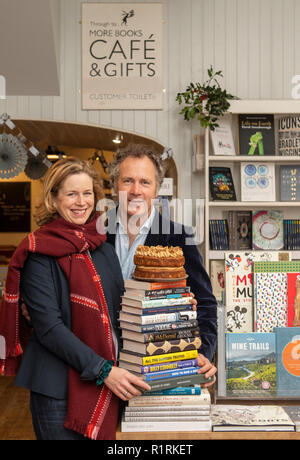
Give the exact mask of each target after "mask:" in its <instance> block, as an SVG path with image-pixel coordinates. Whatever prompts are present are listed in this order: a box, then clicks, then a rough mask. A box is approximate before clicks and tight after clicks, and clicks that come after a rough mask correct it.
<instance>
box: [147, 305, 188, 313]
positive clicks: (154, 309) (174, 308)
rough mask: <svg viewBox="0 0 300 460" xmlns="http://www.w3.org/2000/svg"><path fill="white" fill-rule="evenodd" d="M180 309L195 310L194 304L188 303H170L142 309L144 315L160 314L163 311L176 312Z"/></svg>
mask: <svg viewBox="0 0 300 460" xmlns="http://www.w3.org/2000/svg"><path fill="white" fill-rule="evenodd" d="M180 311H193V305H192V304H186V305H169V306H165V307H148V308H145V309H143V310H141V312H142V315H143V316H144V315H146V316H147V315H160V314H162V313H175V312H180Z"/></svg>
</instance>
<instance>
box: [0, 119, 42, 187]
mask: <svg viewBox="0 0 300 460" xmlns="http://www.w3.org/2000/svg"><path fill="white" fill-rule="evenodd" d="M0 128H2V134H0V178H1V179H9V178H12V177H15V176H17V175H18V174H20V173H21V172H22V171H24V170H25V168H26V165H27V163H28V161H29V160H30V159H31V158H32V157H33V158H37V157H38V162H39V163H40V162H41V163H42V165H43V170H45V168H46V170H45V172H46V171H47V169H48V168H50V167H51V162H50V161H49V160H48V159H47V157H46V156H45V154H44V153H43V152H40V151H39V150H38V149H37V148H36V147H35V146H34V145H33V143H32V142H31V141H30V140H28V139H27V138H26V137H25V136H24V135H23V133H22V132H21V131H20V130H19V128H18V127H17V126H16V125H15V124H14V123H13V121H12V120H11V119H10V117H9V115H7V114H6V113H4V114H3V115H2V116H1V117H0ZM7 128H8V129H9V130H10V131H11V133H7V132H6V131H7ZM31 164H32V163H31ZM44 167H45V168H44ZM35 169H36V171H35V173H33V172H32V166H31V167H30V166H28V169H27V171H28V170H29V174H35V175H37V174H38V175H39V174H41V166H40V167H39V172H37V167H35ZM45 172H44V174H45ZM26 174H27V173H26ZM27 175H28V174H27ZM28 177H30V175H28ZM40 177H42V176H40ZM40 177H39V178H40ZM30 178H31V177H30ZM32 178H33V177H32Z"/></svg>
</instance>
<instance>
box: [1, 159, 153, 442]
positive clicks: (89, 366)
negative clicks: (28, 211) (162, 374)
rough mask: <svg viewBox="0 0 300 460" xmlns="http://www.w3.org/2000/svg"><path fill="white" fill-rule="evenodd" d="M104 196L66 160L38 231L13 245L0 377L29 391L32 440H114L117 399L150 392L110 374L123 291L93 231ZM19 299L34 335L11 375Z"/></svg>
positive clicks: (17, 351) (18, 346)
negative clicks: (10, 378)
mask: <svg viewBox="0 0 300 460" xmlns="http://www.w3.org/2000/svg"><path fill="white" fill-rule="evenodd" d="M101 197H102V188H101V178H100V176H99V174H98V173H97V171H96V170H95V169H93V168H92V167H91V166H90V165H89V164H88V163H86V162H84V161H80V160H78V159H75V158H71V157H69V158H66V159H63V160H60V161H58V162H57V163H55V164H54V165H53V166H52V167H51V168H50V169H49V171H48V173H47V175H46V176H45V180H44V184H43V199H42V201H41V204H40V205H39V206H38V207H37V212H36V216H35V218H36V221H37V223H38V224H39V225H41V228H40V229H39V230H37V231H35V232H34V233H31V234H30V235H29V236H28V238H26V239H25V240H24V241H23V242H22V243H21V244H20V246H19V247H18V248H17V250H16V252H15V254H14V256H13V258H12V260H11V263H10V266H9V271H8V276H7V280H6V288H5V293H4V301H3V304H2V309H1V317H0V334H1V335H3V336H4V337H5V339H6V359H5V360H2V361H0V373H2V374H3V375H11V374H14V373H15V372H16V371H18V373H17V377H16V385H19V386H23V387H25V388H28V389H30V390H31V412H32V419H33V426H34V430H35V432H36V436H37V439H47V440H50V439H66V440H67V439H87V438H90V439H114V437H115V430H116V424H117V418H118V401H119V398H121V399H122V400H126V399H130V398H132V397H133V396H135V395H139V394H141V392H140V391H138V389H137V388H136V387H139V388H140V389H141V390H143V389H148V390H149V389H150V387H149V386H148V385H147V384H146V383H145V382H143V381H142V380H141V379H139V378H137V377H136V376H134V375H132V374H131V373H129V372H128V371H126V370H124V369H120V368H118V367H116V360H117V353H118V346H119V344H118V341H119V337H118V325H117V313H118V311H119V309H120V296H121V295H122V293H123V290H124V287H123V279H122V274H121V270H120V266H119V262H118V258H117V256H116V254H115V251H114V249H113V248H112V246H111V245H109V244H108V243H106V242H105V235H104V234H103V233H98V232H97V230H96V222H97V215H96V213H95V207H96V203H97V201H98V200H99V199H100V198H101ZM97 228H99V227H97ZM20 275H21V276H20ZM19 279H20V282H19ZM19 298H23V299H24V301H25V304H26V306H27V308H28V312H29V315H30V318H31V322H32V326H33V333H32V336H31V338H30V341H29V343H28V345H27V347H26V351H25V353H24V356H23V359H22V362H21V365H20V367H19V369H18V362H17V361H19V359H20V356H22V347H23V343H22V338H21V337H22V328H21V324H20V323H21V321H22V320H23V318H22V315H19Z"/></svg>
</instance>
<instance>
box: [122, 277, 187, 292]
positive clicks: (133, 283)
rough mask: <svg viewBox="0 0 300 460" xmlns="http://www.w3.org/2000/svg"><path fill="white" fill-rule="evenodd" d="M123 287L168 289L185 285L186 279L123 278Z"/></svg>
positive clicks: (150, 289)
mask: <svg viewBox="0 0 300 460" xmlns="http://www.w3.org/2000/svg"><path fill="white" fill-rule="evenodd" d="M124 286H125V289H127V288H132V289H145V290H147V291H153V290H156V289H169V288H178V287H185V286H186V279H184V280H178V281H157V282H155V281H153V282H152V281H139V280H135V279H125V280H124Z"/></svg>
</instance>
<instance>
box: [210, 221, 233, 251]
mask: <svg viewBox="0 0 300 460" xmlns="http://www.w3.org/2000/svg"><path fill="white" fill-rule="evenodd" d="M209 241H210V248H211V249H212V250H226V249H228V248H229V243H228V226H227V221H226V219H210V220H209Z"/></svg>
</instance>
